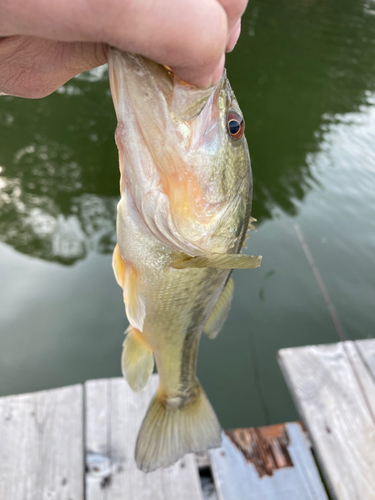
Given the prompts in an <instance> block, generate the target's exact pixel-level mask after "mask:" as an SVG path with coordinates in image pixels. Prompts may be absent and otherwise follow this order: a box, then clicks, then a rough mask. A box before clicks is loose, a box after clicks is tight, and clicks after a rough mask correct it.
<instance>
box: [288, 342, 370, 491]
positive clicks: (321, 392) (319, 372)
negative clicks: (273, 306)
mask: <svg viewBox="0 0 375 500" xmlns="http://www.w3.org/2000/svg"><path fill="white" fill-rule="evenodd" d="M279 359H280V365H281V367H282V369H283V371H284V374H285V376H286V380H287V382H288V384H289V387H290V390H291V392H292V394H293V396H294V399H295V402H296V405H297V407H298V409H299V411H300V414H301V416H302V418H303V420H304V422H305V425H306V427H307V429H308V431H309V435H310V438H311V440H312V442H313V447H314V451H315V452H316V454H317V456H318V459H319V462H320V464H321V467H322V471H323V473H324V475H325V478H326V481H327V484H328V486H329V488H330V491H331V493H332V496H333V497H334V498H336V499H338V500H370V499H371V500H373V499H374V498H375V425H374V413H375V384H374V378H373V376H372V374H371V372H370V371H369V369H368V367H367V366H365V364H364V363H363V359H362V357H361V356H360V354H359V352H358V350H357V348H356V346H355V345H354V343H353V342H345V344H344V343H338V344H333V345H322V346H312V347H302V348H295V349H283V350H281V351H280V352H279Z"/></svg>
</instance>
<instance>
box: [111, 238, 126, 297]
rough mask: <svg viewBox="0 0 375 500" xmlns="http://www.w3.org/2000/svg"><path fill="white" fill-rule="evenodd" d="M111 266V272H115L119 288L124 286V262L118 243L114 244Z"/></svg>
mask: <svg viewBox="0 0 375 500" xmlns="http://www.w3.org/2000/svg"><path fill="white" fill-rule="evenodd" d="M112 268H113V272H114V273H115V278H116V281H117V283H118V284H119V285H120V286H121V288H124V281H125V271H126V264H125V261H124V260H123V258H122V257H121V255H120V251H119V249H118V245H116V246H115V249H114V250H113V256H112Z"/></svg>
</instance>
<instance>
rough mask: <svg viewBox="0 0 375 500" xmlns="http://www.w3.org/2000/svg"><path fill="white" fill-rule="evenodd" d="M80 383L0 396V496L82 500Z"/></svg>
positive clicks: (3, 499) (26, 499)
mask: <svg viewBox="0 0 375 500" xmlns="http://www.w3.org/2000/svg"><path fill="white" fill-rule="evenodd" d="M82 420H83V415H82V386H80V385H76V386H71V387H64V388H62V389H54V390H50V391H43V392H36V393H33V394H24V395H20V396H9V397H5V398H1V399H0V499H1V500H83V486H84V483H83V429H82Z"/></svg>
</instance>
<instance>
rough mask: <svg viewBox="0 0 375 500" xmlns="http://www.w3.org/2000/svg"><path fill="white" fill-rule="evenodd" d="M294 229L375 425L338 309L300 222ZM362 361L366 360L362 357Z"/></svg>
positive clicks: (374, 416)
mask: <svg viewBox="0 0 375 500" xmlns="http://www.w3.org/2000/svg"><path fill="white" fill-rule="evenodd" d="M294 230H295V232H296V235H297V238H298V240H299V242H300V243H301V246H302V249H303V251H304V253H305V256H306V258H307V261H308V263H309V264H310V267H311V269H312V272H313V273H314V276H315V279H316V282H317V284H318V287H319V290H320V293H321V294H322V296H323V299H324V302H325V304H326V306H327V309H328V312H329V314H330V316H331V318H332V321H333V324H334V326H335V329H336V332H337V335H338V337H339V339H340V341H341V342H342V345H343V347H344V350H345V354H346V357H347V358H348V361H349V363H350V366H351V368H352V371H353V374H354V376H355V378H356V380H357V383H358V386H359V388H360V391H361V393H362V396H363V399H364V401H365V404H366V406H367V409H368V411H369V413H370V416H371V419H372V421H373V423H374V425H375V414H374V412H373V410H372V407H371V404H370V401H369V399H368V396H367V393H366V391H365V388H364V386H363V384H362V381H361V378H360V376H359V373H358V371H357V368H356V366H355V363H354V360H353V359H352V356H351V354H350V352H349V350H348V346H347V342H348V339H347V338H346V336H345V334H344V330H343V329H342V327H341V324H340V321H339V318H338V316H337V313H336V310H335V308H334V305H333V303H332V300H331V297H330V296H329V293H328V290H327V288H326V286H325V284H324V281H323V278H322V276H321V274H320V272H319V269H318V267H317V265H316V264H315V261H314V258H313V256H312V253H311V251H310V249H309V247H308V245H307V243H306V240H305V238H304V236H303V233H302V230H301V228H300V226H299V224H294ZM353 345H354V347H355V349H356V351H357V354H358V355H359V357H360V358H361V359H362V356H361V354H360V352H359V350H358V347H357V346H356V344H355V343H353ZM362 361H364V360H363V359H362ZM363 364H364V366H365V367H366V369H367V371H369V369H368V366H367V363H365V362H363ZM371 378H373V376H372V374H371Z"/></svg>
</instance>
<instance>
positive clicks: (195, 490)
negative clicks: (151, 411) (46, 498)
mask: <svg viewBox="0 0 375 500" xmlns="http://www.w3.org/2000/svg"><path fill="white" fill-rule="evenodd" d="M157 385H158V380H157V376H156V375H153V376H152V377H151V380H150V382H149V384H148V385H147V387H146V389H145V390H144V391H141V392H140V393H137V394H135V393H134V392H133V391H132V390H131V389H130V388H129V386H128V384H127V383H126V381H125V380H124V379H120V378H119V379H110V380H93V381H89V382H86V385H85V401H86V450H87V469H86V470H87V473H86V500H120V499H121V500H138V499H142V500H202V492H201V486H200V479H199V475H198V469H197V466H196V462H195V456H194V455H186V456H185V457H184V458H183V459H182V460H180V461H179V462H177V463H176V464H175V465H174V466H173V467H170V468H168V469H163V470H157V471H155V472H151V473H148V474H145V473H144V472H141V471H139V470H138V469H137V467H136V465H135V462H134V447H135V441H136V437H137V433H138V429H139V427H140V425H141V422H142V419H143V416H144V414H145V412H146V409H147V407H148V404H149V402H150V400H151V397H152V396H153V394H154V392H155V391H156V388H157Z"/></svg>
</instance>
